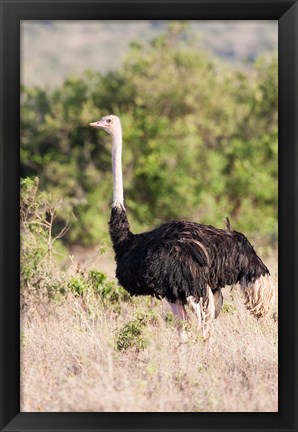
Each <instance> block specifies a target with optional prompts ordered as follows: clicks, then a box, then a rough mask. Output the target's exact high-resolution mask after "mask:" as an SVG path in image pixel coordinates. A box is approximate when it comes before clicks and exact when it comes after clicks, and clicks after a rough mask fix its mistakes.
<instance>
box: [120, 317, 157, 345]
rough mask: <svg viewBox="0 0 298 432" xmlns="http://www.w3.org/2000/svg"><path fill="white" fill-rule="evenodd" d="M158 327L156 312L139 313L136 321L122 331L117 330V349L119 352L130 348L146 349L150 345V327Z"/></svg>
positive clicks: (129, 323)
mask: <svg viewBox="0 0 298 432" xmlns="http://www.w3.org/2000/svg"><path fill="white" fill-rule="evenodd" d="M149 324H151V325H154V326H156V325H158V318H157V315H156V314H155V312H148V313H139V314H137V317H136V319H134V320H132V321H129V322H128V323H127V324H126V325H125V326H124V327H123V328H122V329H120V330H117V332H116V340H115V347H116V350H117V351H125V350H127V349H128V348H135V349H137V350H141V349H145V348H146V347H148V346H149V344H150V338H149V334H148V325H149Z"/></svg>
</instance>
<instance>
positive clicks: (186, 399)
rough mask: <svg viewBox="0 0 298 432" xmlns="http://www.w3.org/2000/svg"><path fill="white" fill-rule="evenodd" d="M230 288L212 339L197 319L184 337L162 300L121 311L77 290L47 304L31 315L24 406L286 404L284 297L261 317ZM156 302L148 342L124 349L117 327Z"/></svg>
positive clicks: (25, 339)
mask: <svg viewBox="0 0 298 432" xmlns="http://www.w3.org/2000/svg"><path fill="white" fill-rule="evenodd" d="M273 275H274V278H275V280H277V276H276V273H274V272H273ZM224 296H225V305H224V310H223V311H222V313H221V314H220V316H219V318H218V319H217V320H215V322H214V325H213V331H212V336H211V338H210V340H209V341H208V342H203V341H202V338H201V336H200V334H199V333H198V332H197V331H196V328H195V323H194V321H193V322H192V325H190V326H189V328H188V330H187V335H188V340H187V341H186V342H183V343H181V340H180V338H179V334H178V331H177V327H175V326H174V325H173V323H171V322H168V321H167V320H166V319H165V317H166V316H167V315H166V314H167V311H166V308H165V306H164V304H163V302H159V301H157V300H153V301H151V300H148V299H146V298H138V299H136V300H135V301H133V302H132V303H125V304H123V306H122V312H121V313H120V314H117V313H116V312H115V311H113V310H112V309H110V308H107V307H105V308H104V307H103V306H102V304H100V303H99V302H98V303H95V300H93V303H92V307H93V310H96V314H92V313H90V308H89V309H88V308H86V307H85V306H86V305H85V304H84V303H82V302H81V301H80V300H78V299H77V298H75V297H68V299H67V300H65V301H63V302H62V303H59V304H58V303H57V304H56V303H54V302H52V303H50V304H49V305H47V306H44V307H42V308H41V307H39V308H38V309H36V310H35V313H34V314H30V316H29V315H25V316H24V317H22V336H21V411H29V412H31V411H47V412H50V411H80V412H87V411H89V412H90V411H96V412H99V411H115V412H124V411H130V412H132V411H134V412H135V411H147V412H153V411H155V412H156V411H159V412H165V411H177V412H178V411H180V412H181V411H184V412H190V411H196V412H210V411H211V412H264V411H267V412H275V411H277V410H278V400H277V395H278V388H277V373H278V370H277V365H278V360H277V338H278V334H277V312H276V310H277V306H276V305H275V313H271V314H270V315H269V316H268V317H266V318H264V319H263V320H259V321H257V320H256V319H255V318H253V317H252V316H250V315H249V314H248V312H247V311H246V310H245V308H244V306H243V299H242V296H241V293H239V289H237V290H235V291H232V292H230V289H229V288H226V289H225V290H224ZM231 297H233V298H231ZM231 305H233V306H234V307H233V306H231ZM89 306H90V305H89ZM148 309H149V310H155V311H156V312H157V316H158V320H157V322H156V323H153V324H149V325H148V326H147V327H146V329H145V333H146V337H147V339H148V340H149V342H150V344H149V346H148V347H147V348H145V349H141V350H137V349H135V348H130V349H128V350H126V351H117V350H116V349H115V332H116V330H117V329H119V328H121V327H123V326H124V325H125V324H126V323H127V322H128V321H130V320H132V319H134V318H135V317H136V315H137V313H138V312H140V311H145V310H148ZM273 312H274V311H273Z"/></svg>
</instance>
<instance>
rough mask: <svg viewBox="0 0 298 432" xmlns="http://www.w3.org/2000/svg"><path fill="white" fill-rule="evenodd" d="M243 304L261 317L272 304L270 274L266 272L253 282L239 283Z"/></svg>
mask: <svg viewBox="0 0 298 432" xmlns="http://www.w3.org/2000/svg"><path fill="white" fill-rule="evenodd" d="M241 288H242V289H243V294H244V297H245V306H246V307H247V309H248V310H249V311H250V312H251V313H252V314H253V315H255V316H256V317H257V318H261V317H263V316H264V315H265V314H266V313H267V312H268V311H269V310H270V309H271V307H272V306H273V303H274V287H273V282H272V279H271V276H270V275H269V274H266V275H265V276H261V277H259V278H258V279H257V280H256V281H255V282H254V283H248V284H241Z"/></svg>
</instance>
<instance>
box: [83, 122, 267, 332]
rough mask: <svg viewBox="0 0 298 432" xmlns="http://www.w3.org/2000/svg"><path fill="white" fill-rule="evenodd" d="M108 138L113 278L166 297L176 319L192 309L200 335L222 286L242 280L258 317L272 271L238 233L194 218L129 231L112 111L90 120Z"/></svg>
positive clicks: (118, 132) (118, 131) (117, 125)
mask: <svg viewBox="0 0 298 432" xmlns="http://www.w3.org/2000/svg"><path fill="white" fill-rule="evenodd" d="M90 126H92V127H95V128H101V129H103V130H105V131H106V132H108V133H109V134H110V135H111V136H112V169H113V202H112V209H111V218H110V222H109V233H110V237H111V240H112V244H113V249H114V252H115V258H116V263H117V269H116V277H117V279H118V281H119V284H120V285H122V286H123V287H124V288H125V289H126V290H127V291H128V292H129V293H130V294H131V295H151V296H155V297H157V298H159V299H162V298H164V299H166V300H167V302H168V303H169V304H170V306H171V309H172V312H173V314H174V315H175V316H177V317H178V318H179V319H182V320H184V319H187V314H186V310H185V305H186V304H189V305H190V306H191V307H192V308H193V309H194V311H195V314H196V316H197V320H198V325H199V327H200V328H201V329H202V333H203V338H204V339H208V337H209V334H210V323H211V321H212V320H213V318H216V317H217V316H218V314H219V312H220V309H221V306H222V303H223V296H222V292H221V290H222V288H223V287H225V286H226V285H233V284H236V283H238V282H239V283H240V286H241V288H242V291H243V294H244V298H245V305H246V307H247V309H248V310H249V311H250V312H251V313H252V314H253V315H255V316H256V317H257V318H260V317H263V316H264V315H265V314H266V313H267V312H268V310H269V309H270V307H271V306H272V304H273V295H274V291H273V284H272V281H271V277H270V273H269V270H268V269H267V267H266V266H265V264H264V263H263V262H262V260H261V259H260V258H259V257H258V256H257V255H256V253H255V251H254V249H253V246H252V245H251V244H250V243H249V241H248V240H247V238H246V237H245V236H244V235H243V234H241V233H240V232H237V231H234V230H231V228H230V224H229V222H228V223H227V227H226V229H218V228H214V227H213V226H211V225H202V224H199V223H195V222H186V221H171V222H168V223H165V224H163V225H161V226H160V227H158V228H156V229H154V230H152V231H149V232H144V233H141V234H133V233H132V232H131V231H130V226H129V223H128V219H127V216H126V210H125V207H124V200H123V180H122V128H121V122H120V119H119V118H118V117H117V116H115V115H108V116H105V117H102V118H101V120H99V121H96V122H93V123H90Z"/></svg>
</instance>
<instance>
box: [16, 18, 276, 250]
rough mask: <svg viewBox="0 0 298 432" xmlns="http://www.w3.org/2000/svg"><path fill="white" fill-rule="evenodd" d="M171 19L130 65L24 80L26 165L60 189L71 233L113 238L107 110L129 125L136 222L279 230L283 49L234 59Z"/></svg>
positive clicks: (49, 187) (270, 237)
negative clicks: (97, 124) (204, 46)
mask: <svg viewBox="0 0 298 432" xmlns="http://www.w3.org/2000/svg"><path fill="white" fill-rule="evenodd" d="M194 41H195V35H194V34H193V33H191V32H190V30H189V28H188V27H187V26H186V25H185V24H184V23H175V22H172V23H171V24H170V25H169V26H168V29H167V31H166V32H165V33H164V34H163V35H161V36H159V37H158V38H156V39H154V40H153V41H152V42H151V44H150V45H149V46H148V45H146V46H142V45H141V44H139V43H137V42H136V43H133V44H132V45H131V49H130V51H129V52H128V54H127V55H126V59H125V62H124V64H123V67H122V68H121V69H120V70H118V71H116V72H115V71H114V72H109V73H106V74H100V73H97V72H96V73H95V72H93V71H92V70H88V71H86V72H85V74H84V75H83V76H80V77H79V76H69V77H68V78H67V79H66V80H65V81H64V83H63V85H62V86H61V87H58V88H56V89H55V90H51V91H47V90H44V89H41V88H38V87H32V88H24V87H23V88H22V91H21V175H22V177H28V176H38V177H39V184H40V188H41V189H42V190H46V191H47V192H49V193H50V194H51V195H52V196H53V197H57V198H58V197H61V196H62V197H63V203H64V205H63V211H60V213H58V217H59V218H60V220H61V226H63V224H65V220H68V221H70V223H71V229H70V230H69V231H68V232H67V234H66V235H65V236H64V241H65V242H66V243H68V244H72V243H81V244H86V245H87V244H88V245H90V244H94V243H101V242H105V241H106V238H107V220H108V219H109V213H110V210H109V206H110V203H111V194H112V175H111V155H110V152H111V142H110V136H107V135H106V134H105V133H104V132H99V131H98V130H95V129H92V128H90V127H89V122H91V121H95V120H97V119H98V118H100V117H101V116H102V115H105V114H110V113H113V114H117V115H118V116H119V117H120V118H121V121H122V126H123V137H124V146H123V171H124V188H125V204H126V208H127V211H128V213H129V218H130V222H131V226H132V228H133V230H134V231H139V230H145V229H149V228H153V227H154V226H156V225H158V224H159V223H161V222H164V221H167V220H170V219H173V218H182V219H188V220H194V221H198V222H201V223H207V224H212V225H216V226H220V227H222V226H223V219H224V218H225V217H229V218H230V221H231V224H232V228H234V229H237V230H240V231H243V232H244V233H245V234H247V235H248V237H249V238H250V239H252V240H253V241H254V240H256V239H260V240H262V242H265V243H266V244H270V245H273V244H274V243H275V242H276V239H277V175H278V171H277V169H278V166H277V136H278V135H277V134H278V129H277V55H276V53H274V54H272V55H269V56H268V55H267V56H263V57H261V58H259V59H258V60H257V61H256V62H255V64H254V65H253V67H252V68H248V69H244V68H241V69H240V68H235V67H233V68H232V67H229V66H227V65H225V64H223V63H221V62H220V61H218V60H214V59H213V58H212V57H211V56H210V55H208V54H207V53H206V52H203V51H198V50H197V48H196V47H195V43H194Z"/></svg>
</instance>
